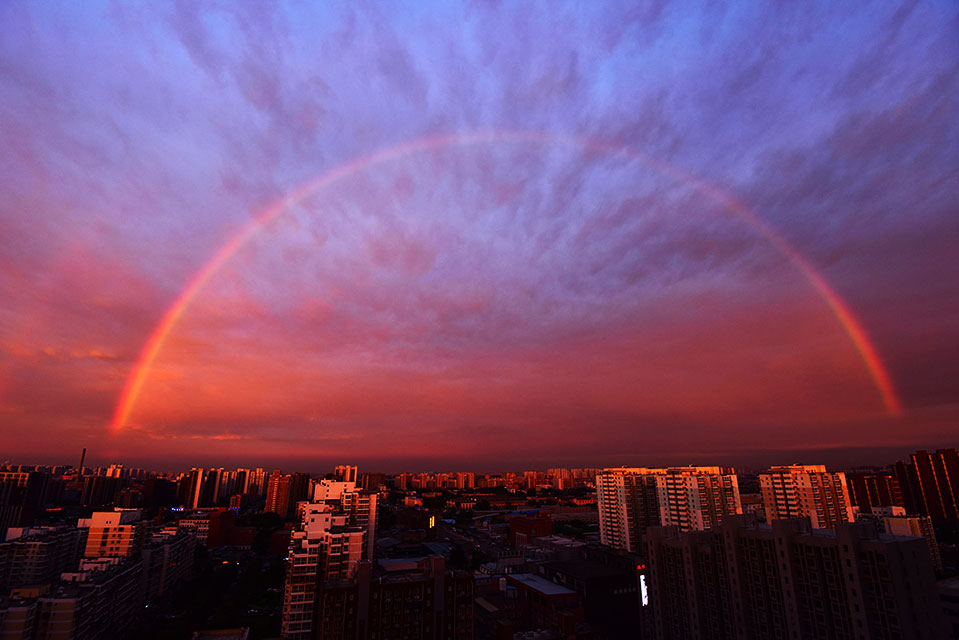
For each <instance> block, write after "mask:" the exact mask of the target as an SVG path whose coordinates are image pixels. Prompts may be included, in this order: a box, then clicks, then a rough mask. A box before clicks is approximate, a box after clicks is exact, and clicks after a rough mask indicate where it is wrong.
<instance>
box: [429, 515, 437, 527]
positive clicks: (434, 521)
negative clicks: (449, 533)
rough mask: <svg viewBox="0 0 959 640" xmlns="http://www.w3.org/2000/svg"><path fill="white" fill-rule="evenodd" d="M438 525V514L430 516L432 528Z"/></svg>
mask: <svg viewBox="0 0 959 640" xmlns="http://www.w3.org/2000/svg"><path fill="white" fill-rule="evenodd" d="M435 525H436V516H430V529H432V528H433V527H434V526H435Z"/></svg>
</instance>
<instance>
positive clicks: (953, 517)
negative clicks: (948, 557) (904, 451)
mask: <svg viewBox="0 0 959 640" xmlns="http://www.w3.org/2000/svg"><path fill="white" fill-rule="evenodd" d="M893 470H894V472H895V474H896V478H897V479H898V480H899V486H900V488H901V490H902V499H903V506H905V508H906V513H908V514H909V515H920V516H929V517H930V518H932V521H933V522H934V523H936V524H939V523H945V522H955V521H957V520H959V505H957V502H959V452H957V451H956V450H955V449H937V450H936V451H934V452H930V451H917V452H915V453H914V454H912V455H911V456H910V457H909V460H908V461H900V462H897V463H896V464H895V466H894V467H893Z"/></svg>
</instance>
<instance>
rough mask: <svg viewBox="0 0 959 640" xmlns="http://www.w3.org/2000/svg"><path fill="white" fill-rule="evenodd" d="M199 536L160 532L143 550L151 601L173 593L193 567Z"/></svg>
mask: <svg viewBox="0 0 959 640" xmlns="http://www.w3.org/2000/svg"><path fill="white" fill-rule="evenodd" d="M195 548H196V539H195V538H194V537H193V536H190V535H184V534H172V535H171V534H157V535H154V536H152V537H151V538H150V540H149V541H147V542H146V544H144V546H143V549H141V551H140V560H141V566H142V570H143V596H144V597H145V599H146V601H147V602H150V601H152V600H155V599H156V598H160V597H162V596H163V595H165V594H167V593H170V592H171V591H172V590H174V589H175V588H176V587H177V586H178V585H180V584H182V583H183V582H184V581H185V580H186V579H187V578H188V577H189V575H190V572H191V571H192V570H193V553H194V550H195Z"/></svg>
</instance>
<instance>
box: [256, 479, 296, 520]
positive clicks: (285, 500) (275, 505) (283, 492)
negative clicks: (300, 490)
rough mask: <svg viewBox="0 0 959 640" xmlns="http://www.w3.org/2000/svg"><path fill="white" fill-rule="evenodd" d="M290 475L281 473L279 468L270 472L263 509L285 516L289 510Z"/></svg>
mask: <svg viewBox="0 0 959 640" xmlns="http://www.w3.org/2000/svg"><path fill="white" fill-rule="evenodd" d="M290 477H291V476H289V475H285V474H283V473H281V472H280V470H279V469H277V470H276V471H274V472H273V473H271V474H270V481H269V484H268V485H267V489H266V506H265V507H264V508H263V510H264V511H267V512H270V513H278V514H280V515H281V516H283V517H286V514H287V513H288V512H289V510H290Z"/></svg>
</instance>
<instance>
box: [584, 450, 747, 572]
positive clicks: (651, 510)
mask: <svg viewBox="0 0 959 640" xmlns="http://www.w3.org/2000/svg"><path fill="white" fill-rule="evenodd" d="M596 497H597V503H598V506H599V532H600V540H601V541H602V543H603V544H605V545H608V546H611V547H615V548H617V549H624V550H626V551H630V552H633V553H639V552H640V551H641V549H642V536H643V534H644V533H645V532H646V529H647V528H648V527H655V526H659V525H661V524H663V523H667V524H676V525H677V526H680V527H682V529H683V530H689V529H702V528H705V527H709V526H713V525H715V524H718V523H720V522H722V519H723V517H724V516H726V515H734V514H738V513H742V504H741V501H740V498H739V483H738V480H737V478H736V475H735V473H734V471H733V470H732V469H725V468H721V467H672V468H668V469H650V468H646V467H622V468H618V469H604V470H602V471H600V472H599V473H598V474H597V475H596Z"/></svg>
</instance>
